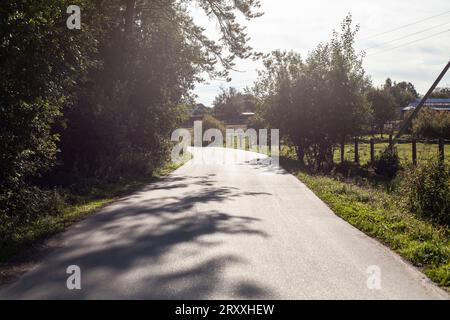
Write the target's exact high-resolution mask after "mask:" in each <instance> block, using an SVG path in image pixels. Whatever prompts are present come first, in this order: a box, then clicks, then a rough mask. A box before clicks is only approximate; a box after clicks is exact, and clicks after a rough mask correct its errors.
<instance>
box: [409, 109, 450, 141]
mask: <svg viewBox="0 0 450 320" xmlns="http://www.w3.org/2000/svg"><path fill="white" fill-rule="evenodd" d="M413 132H414V134H416V135H417V136H419V137H422V138H428V139H438V138H444V139H450V113H449V112H439V111H435V110H431V109H428V108H427V109H424V110H421V111H420V113H419V115H418V117H417V118H416V119H415V120H414V121H413Z"/></svg>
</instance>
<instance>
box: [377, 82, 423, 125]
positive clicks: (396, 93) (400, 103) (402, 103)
mask: <svg viewBox="0 0 450 320" xmlns="http://www.w3.org/2000/svg"><path fill="white" fill-rule="evenodd" d="M383 90H384V91H386V92H387V93H388V94H389V95H390V96H391V97H392V99H393V102H394V109H395V110H396V117H397V118H399V117H400V114H401V112H400V110H401V109H402V108H404V107H406V106H407V105H408V104H410V103H411V102H412V101H414V100H415V99H417V98H418V97H419V94H418V93H417V91H416V88H415V87H414V85H413V84H412V83H411V82H406V81H402V82H394V83H392V80H391V79H389V78H388V79H386V82H385V84H384V87H383Z"/></svg>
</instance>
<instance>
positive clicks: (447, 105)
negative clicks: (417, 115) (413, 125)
mask: <svg viewBox="0 0 450 320" xmlns="http://www.w3.org/2000/svg"><path fill="white" fill-rule="evenodd" d="M419 102H420V99H416V100H414V101H413V102H411V103H410V104H409V105H408V106H407V107H405V108H403V109H402V111H403V113H405V112H408V111H411V110H414V109H415V108H416V107H417V106H418V105H419ZM424 107H428V108H431V109H433V110H436V111H450V99H440V98H430V99H427V101H426V102H425V104H424Z"/></svg>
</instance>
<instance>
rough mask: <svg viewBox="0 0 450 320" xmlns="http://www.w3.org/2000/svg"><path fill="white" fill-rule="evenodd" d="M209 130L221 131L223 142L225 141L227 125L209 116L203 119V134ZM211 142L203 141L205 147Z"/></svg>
mask: <svg viewBox="0 0 450 320" xmlns="http://www.w3.org/2000/svg"><path fill="white" fill-rule="evenodd" d="M208 129H218V130H220V132H221V133H222V138H223V141H225V133H226V132H225V131H226V128H225V125H224V123H223V122H222V121H220V120H218V119H216V118H214V117H213V116H211V115H209V114H207V115H205V116H204V117H203V119H202V130H203V134H204V133H205V132H206V131H207V130H208ZM209 143H210V142H208V141H203V145H205V146H206V145H208V144H209Z"/></svg>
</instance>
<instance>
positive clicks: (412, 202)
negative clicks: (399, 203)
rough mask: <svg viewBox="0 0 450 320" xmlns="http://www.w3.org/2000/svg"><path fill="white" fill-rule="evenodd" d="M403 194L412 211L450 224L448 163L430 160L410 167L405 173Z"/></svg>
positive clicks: (449, 167) (449, 169) (449, 170)
mask: <svg viewBox="0 0 450 320" xmlns="http://www.w3.org/2000/svg"><path fill="white" fill-rule="evenodd" d="M401 194H402V195H403V197H404V203H405V205H406V207H407V208H408V209H409V210H411V211H412V212H414V213H417V214H419V215H421V216H423V217H426V218H429V219H431V220H433V221H435V222H438V223H444V224H447V225H450V166H448V165H447V164H445V163H442V162H441V161H439V160H430V161H428V162H426V163H423V164H420V165H418V166H417V167H410V168H409V169H408V170H407V171H406V172H405V173H404V176H403V181H402V187H401Z"/></svg>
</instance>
